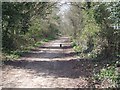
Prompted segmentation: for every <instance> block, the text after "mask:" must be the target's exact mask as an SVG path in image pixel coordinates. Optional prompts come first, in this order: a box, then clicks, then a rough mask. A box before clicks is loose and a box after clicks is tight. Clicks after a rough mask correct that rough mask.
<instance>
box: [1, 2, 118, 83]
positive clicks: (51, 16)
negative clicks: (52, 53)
mask: <svg viewBox="0 0 120 90" xmlns="http://www.w3.org/2000/svg"><path fill="white" fill-rule="evenodd" d="M64 5H66V6H67V8H68V10H66V12H64V17H63V15H62V14H59V11H60V7H61V6H64ZM61 35H64V36H66V35H67V36H69V37H71V41H72V45H73V49H74V50H75V51H76V52H77V53H78V56H80V58H90V59H94V60H95V61H105V60H108V61H112V62H113V64H112V65H111V68H112V69H111V68H110V70H109V69H106V70H104V71H101V73H102V74H100V75H101V77H104V76H106V75H107V74H106V73H108V76H109V77H110V78H111V77H114V76H115V74H114V72H113V71H114V69H113V68H115V67H116V65H119V63H120V3H119V2H110V3H108V2H84V3H80V2H70V3H61V4H60V3H59V2H51V3H50V2H38V3H37V2H34V3H32V2H29V3H28V2H9V3H8V2H3V3H2V51H3V55H4V56H10V55H12V56H13V55H15V56H19V55H20V53H21V52H22V51H23V52H24V51H25V50H30V49H31V48H33V47H36V46H39V45H41V43H42V42H47V41H49V40H53V39H55V38H58V37H60V36H61ZM13 57H14V56H13ZM115 78H116V77H115ZM117 80H118V79H117ZM117 83H118V82H117Z"/></svg>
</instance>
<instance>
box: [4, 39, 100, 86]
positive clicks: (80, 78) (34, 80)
mask: <svg viewBox="0 0 120 90" xmlns="http://www.w3.org/2000/svg"><path fill="white" fill-rule="evenodd" d="M61 43H62V47H60V44H61ZM94 66H95V65H94V63H92V61H91V60H87V59H78V58H77V57H76V53H75V52H74V51H73V49H72V47H71V43H70V40H69V38H67V37H62V38H60V39H57V40H54V41H51V42H48V43H46V44H45V45H44V46H41V47H38V48H36V49H35V50H32V51H30V52H27V53H23V56H22V57H21V58H20V59H19V60H16V61H8V62H5V64H4V65H3V70H2V73H3V74H2V76H3V77H2V78H3V79H2V82H3V87H7V88H8V87H9V88H10V87H11V88H57V87H58V88H65V87H66V88H78V87H79V88H84V87H89V86H92V82H93V81H91V79H90V78H91V77H92V76H93V71H94V69H95V68H94ZM98 68H99V67H96V70H97V69H98Z"/></svg>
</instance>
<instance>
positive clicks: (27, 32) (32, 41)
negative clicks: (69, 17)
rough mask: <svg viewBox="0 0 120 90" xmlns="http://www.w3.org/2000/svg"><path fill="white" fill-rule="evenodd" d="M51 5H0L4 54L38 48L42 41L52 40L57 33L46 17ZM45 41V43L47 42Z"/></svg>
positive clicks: (43, 3)
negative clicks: (39, 42)
mask: <svg viewBox="0 0 120 90" xmlns="http://www.w3.org/2000/svg"><path fill="white" fill-rule="evenodd" d="M52 6H54V4H53V3H47V2H46V3H45V2H39V3H31V2H3V3H2V44H3V45H2V50H3V52H5V53H11V51H16V50H24V49H27V48H26V47H29V49H30V48H33V46H38V44H36V42H38V41H42V39H46V40H47V39H48V40H50V39H53V38H55V37H56V36H57V34H58V33H59V31H58V28H57V26H56V25H55V24H54V23H55V22H56V21H57V20H58V19H59V17H58V16H55V17H56V19H55V20H56V21H54V23H53V22H52V20H51V21H49V20H50V17H49V18H47V19H49V20H47V19H45V18H46V17H47V13H49V14H50V13H51V12H52V9H51V8H53V7H52ZM48 40H47V41H48Z"/></svg>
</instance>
